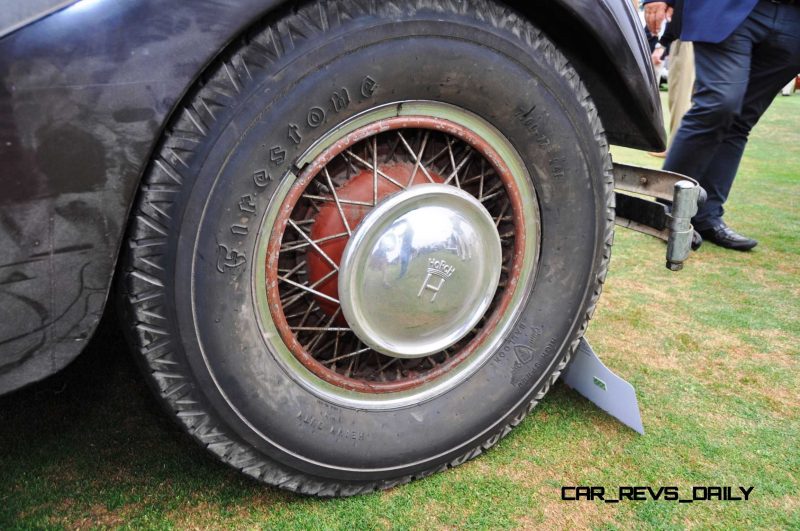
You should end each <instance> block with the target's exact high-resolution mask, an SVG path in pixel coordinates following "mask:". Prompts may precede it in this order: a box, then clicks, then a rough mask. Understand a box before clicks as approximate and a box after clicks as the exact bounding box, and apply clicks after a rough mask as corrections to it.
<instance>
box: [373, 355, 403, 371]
mask: <svg viewBox="0 0 800 531" xmlns="http://www.w3.org/2000/svg"><path fill="white" fill-rule="evenodd" d="M399 359H400V358H392V359H390V360H389V361H388V362H386V363H384V364H383V365H382V366H381V367H378V372H381V371H383V370H385V369H386V368H387V367H389V366H390V365H391V364H392V363H394V362H396V361H397V360H399Z"/></svg>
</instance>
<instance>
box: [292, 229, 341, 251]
mask: <svg viewBox="0 0 800 531" xmlns="http://www.w3.org/2000/svg"><path fill="white" fill-rule="evenodd" d="M347 236H349V234H348V233H346V232H340V233H339V234H331V235H330V236H325V237H324V238H320V239H318V240H314V243H317V244H319V243H325V242H328V241H331V240H335V239H337V238H346V237H347ZM284 245H287V246H288V247H281V251H280V252H282V253H288V252H290V251H297V250H298V249H305V248H306V247H308V246H309V245H311V244H310V243H308V242H306V243H296V240H295V241H292V242H288V243H285V244H284Z"/></svg>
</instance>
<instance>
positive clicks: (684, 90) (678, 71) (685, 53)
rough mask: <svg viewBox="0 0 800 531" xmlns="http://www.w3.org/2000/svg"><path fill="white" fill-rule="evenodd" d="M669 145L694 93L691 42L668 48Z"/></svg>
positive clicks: (679, 43)
mask: <svg viewBox="0 0 800 531" xmlns="http://www.w3.org/2000/svg"><path fill="white" fill-rule="evenodd" d="M668 90H669V98H668V99H669V115H670V120H669V143H670V145H671V144H672V139H673V138H675V133H677V132H678V128H679V127H680V125H681V120H682V119H683V115H684V114H686V111H688V110H689V109H690V108H691V107H692V92H693V91H694V49H693V47H692V43H691V42H683V41H680V40H676V41H674V42H673V43H672V44H671V45H670V48H669V82H668Z"/></svg>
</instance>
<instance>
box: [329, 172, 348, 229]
mask: <svg viewBox="0 0 800 531" xmlns="http://www.w3.org/2000/svg"><path fill="white" fill-rule="evenodd" d="M323 171H324V172H325V178H326V179H327V180H328V186H329V187H330V189H331V194H333V200H334V202H336V209H337V210H338V211H339V215H340V216H341V217H342V223H344V229H345V230H346V231H347V235H348V236H352V235H353V233H352V232H351V231H350V224H349V223H348V222H347V216H345V215H344V210H342V203H340V202H339V194H337V193H336V187H335V186H333V181H332V180H331V174H330V173H329V172H328V167H327V166H325V168H323Z"/></svg>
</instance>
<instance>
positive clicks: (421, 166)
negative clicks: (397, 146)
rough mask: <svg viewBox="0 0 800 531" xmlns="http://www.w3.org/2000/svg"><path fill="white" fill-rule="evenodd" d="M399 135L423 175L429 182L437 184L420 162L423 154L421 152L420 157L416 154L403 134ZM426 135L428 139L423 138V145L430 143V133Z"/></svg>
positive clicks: (398, 133) (399, 133)
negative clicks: (428, 136)
mask: <svg viewBox="0 0 800 531" xmlns="http://www.w3.org/2000/svg"><path fill="white" fill-rule="evenodd" d="M397 135H398V136H399V137H400V142H401V143H402V144H403V147H404V148H406V151H408V154H409V155H411V157H412V158H413V159H414V162H416V163H417V164H418V165H419V169H420V170H422V173H424V174H425V177H427V178H428V181H430V182H435V181H434V180H433V177H431V174H430V173H428V169H427V168H425V166H423V165H422V162H421V161H420V157H421V156H422V153H421V152H420V156H419V157H418V156H417V154H416V153H414V150H413V149H411V146H410V145H409V144H408V142H407V141H406V139H405V137H404V136H403V133H401V132H400V131H398V132H397ZM425 135H426V137H425V138H423V143H427V141H428V139H427V135H428V133H427V132H426V133H425Z"/></svg>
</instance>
